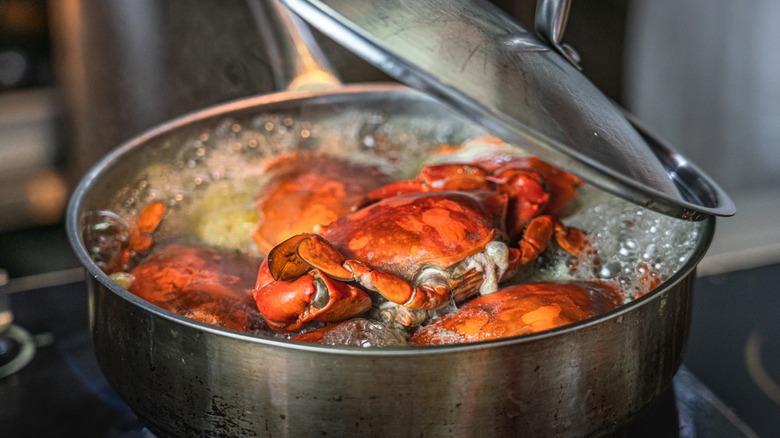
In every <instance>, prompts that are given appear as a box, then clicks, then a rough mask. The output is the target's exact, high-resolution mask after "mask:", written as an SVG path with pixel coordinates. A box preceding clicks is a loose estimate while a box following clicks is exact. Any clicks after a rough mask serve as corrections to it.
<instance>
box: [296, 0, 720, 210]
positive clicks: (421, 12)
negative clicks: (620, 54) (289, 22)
mask: <svg viewBox="0 0 780 438" xmlns="http://www.w3.org/2000/svg"><path fill="white" fill-rule="evenodd" d="M282 2H283V3H284V4H285V5H286V6H287V7H289V8H290V9H291V10H292V11H293V12H295V13H296V14H298V15H299V16H301V17H302V18H303V19H304V20H305V21H307V22H308V23H309V24H311V25H312V26H314V27H316V28H318V29H319V30H320V31H322V32H323V33H324V34H326V35H328V36H329V37H331V38H333V39H334V40H335V41H337V42H338V43H340V44H341V45H343V46H344V47H346V48H347V49H349V50H352V51H354V52H355V53H356V54H358V55H359V56H361V57H362V58H364V59H365V60H367V61H368V62H370V63H372V64H373V65H375V66H376V67H378V68H380V69H382V70H383V71H385V72H386V73H388V74H389V75H391V76H393V77H395V78H396V79H398V80H400V81H402V82H404V83H406V84H407V85H409V86H412V87H414V88H417V89H419V90H422V91H424V92H426V93H429V94H431V95H433V96H435V97H437V98H438V99H440V100H441V101H443V102H444V103H446V104H448V105H450V106H451V107H452V108H454V109H455V110H456V111H458V112H459V113H461V114H464V115H465V116H467V117H469V118H470V119H473V120H475V121H476V122H477V123H480V124H481V125H482V126H484V127H485V128H486V129H488V130H489V131H490V132H491V133H493V134H494V135H496V136H497V137H500V138H502V139H503V140H504V141H507V142H509V143H514V144H519V145H523V146H524V147H526V148H527V149H528V150H529V151H531V152H532V153H534V154H535V155H537V156H538V157H539V158H541V159H543V160H545V161H547V162H549V163H551V164H553V165H555V166H558V167H560V168H561V169H564V170H566V171H568V172H571V173H574V174H576V175H578V176H580V177H581V178H583V179H585V180H586V181H588V182H590V183H591V184H593V185H595V186H597V187H600V188H601V189H603V190H606V191H608V192H611V193H613V194H615V195H618V196H621V197H623V198H625V199H627V200H629V201H631V202H634V203H636V204H639V205H643V206H646V207H647V208H650V209H653V210H655V211H658V212H661V213H664V214H667V215H670V216H675V217H680V218H684V219H689V220H699V219H703V218H705V217H707V216H710V215H717V216H730V215H732V214H734V212H735V208H734V204H733V203H732V201H731V200H730V199H729V197H728V196H727V195H726V194H725V193H724V192H723V190H722V189H720V187H718V185H717V184H715V183H714V182H713V181H712V180H711V179H710V178H709V177H707V176H706V175H705V174H704V173H703V172H701V171H700V170H699V169H698V168H696V167H695V166H694V165H692V164H691V163H690V162H689V161H688V160H686V159H685V158H684V157H682V156H680V155H679V154H677V153H675V152H673V151H672V150H671V149H669V148H668V147H666V146H665V145H663V144H661V142H659V141H658V140H656V139H655V138H654V137H653V136H652V135H650V134H649V133H647V131H646V130H644V129H643V128H641V127H640V126H638V124H637V123H636V122H635V121H634V120H633V119H632V118H631V117H630V115H628V114H627V113H625V112H624V111H623V110H621V109H620V108H619V107H618V106H617V105H615V104H614V103H613V102H612V101H611V100H609V99H608V98H607V97H606V96H604V94H603V93H602V92H601V91H600V90H599V89H598V88H596V87H595V86H594V85H593V84H592V83H591V82H590V81H589V80H588V79H587V78H585V76H584V75H582V74H581V73H580V72H579V69H578V67H577V66H576V54H575V53H574V52H573V51H572V50H571V49H570V48H568V47H566V46H564V45H561V44H560V38H561V35H562V32H563V27H564V25H565V18H566V15H567V14H568V1H559V0H539V3H538V6H537V7H538V10H537V24H536V29H537V31H538V32H539V33H540V34H542V35H544V36H545V37H546V39H547V40H548V41H550V43H548V42H545V41H544V40H542V39H540V38H539V37H537V36H536V35H534V34H533V33H531V32H529V31H527V30H525V29H524V28H523V27H522V26H521V25H520V24H519V23H517V22H516V21H514V20H513V19H512V18H511V17H509V16H508V15H506V14H505V13H504V12H503V11H501V10H500V9H498V8H497V7H495V6H493V5H492V4H490V3H488V2H487V1H485V0H474V1H452V0H415V1H414V2H409V1H408V0H282Z"/></svg>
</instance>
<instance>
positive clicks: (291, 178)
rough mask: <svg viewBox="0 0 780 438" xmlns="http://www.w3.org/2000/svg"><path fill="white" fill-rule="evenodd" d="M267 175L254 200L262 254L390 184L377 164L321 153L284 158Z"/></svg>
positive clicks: (255, 235) (257, 239) (255, 234)
mask: <svg viewBox="0 0 780 438" xmlns="http://www.w3.org/2000/svg"><path fill="white" fill-rule="evenodd" d="M269 172H270V174H271V178H270V180H269V181H268V182H267V183H266V184H265V185H264V186H263V189H262V190H261V191H260V193H259V194H258V196H257V198H256V203H257V211H258V213H259V218H258V222H257V225H256V227H255V229H254V231H253V234H252V239H253V240H254V242H255V245H257V247H258V249H259V250H260V252H262V253H263V254H268V251H270V250H271V248H273V247H274V246H276V245H277V244H279V243H280V242H282V241H283V240H285V239H287V238H289V237H292V236H294V235H296V234H300V233H309V232H313V231H314V230H315V229H316V228H317V227H318V226H324V225H328V224H330V223H331V222H333V221H335V220H336V219H338V218H339V217H341V216H343V215H345V214H347V213H349V212H350V209H351V208H352V206H353V205H355V204H356V203H357V202H358V201H360V200H361V199H362V198H363V197H364V196H365V195H366V194H367V193H369V192H370V191H372V190H374V189H376V188H378V187H380V186H382V185H384V184H387V183H389V182H390V178H389V177H388V176H387V175H386V174H384V173H383V172H381V171H380V170H379V169H378V168H376V167H374V166H370V165H367V164H360V163H355V162H349V161H345V160H341V159H338V158H335V157H332V156H328V155H322V154H317V155H315V154H303V153H294V154H290V155H285V156H284V157H283V158H282V159H279V160H278V161H277V162H275V163H274V164H272V166H271V169H270V170H269Z"/></svg>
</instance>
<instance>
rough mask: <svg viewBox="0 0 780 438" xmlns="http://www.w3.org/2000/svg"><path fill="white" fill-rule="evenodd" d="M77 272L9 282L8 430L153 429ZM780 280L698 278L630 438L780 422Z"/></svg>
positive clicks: (745, 430)
mask: <svg viewBox="0 0 780 438" xmlns="http://www.w3.org/2000/svg"><path fill="white" fill-rule="evenodd" d="M78 275H79V272H75V273H74V272H68V273H66V275H64V276H60V277H59V278H60V279H61V281H59V282H58V281H57V277H56V276H54V277H49V278H46V279H45V281H43V283H46V282H47V281H50V282H52V283H55V284H53V285H48V286H47V285H45V284H36V282H30V283H20V282H16V283H13V282H12V284H11V285H9V286H7V287H6V290H7V291H8V290H11V291H13V292H12V293H10V298H11V300H10V303H11V308H12V310H13V312H14V327H16V328H18V330H20V331H21V332H26V333H29V335H30V336H31V338H32V340H33V342H34V343H35V344H36V347H35V354H34V356H32V359H31V360H30V361H29V363H28V364H27V365H25V366H24V367H23V368H22V369H21V370H19V371H18V372H16V373H14V374H12V375H10V376H8V377H5V378H0V401H1V402H2V403H0V406H2V408H1V409H0V435H2V436H3V437H28V436H29V437H33V436H49V437H52V436H63V437H66V436H67V437H70V436H79V437H123V438H124V437H127V438H131V437H150V436H152V434H151V433H150V432H149V431H148V430H147V429H145V428H144V425H143V424H142V423H140V422H139V420H138V419H137V418H136V417H135V415H134V414H133V413H132V411H131V410H130V409H129V408H128V407H127V405H126V404H125V403H124V402H123V401H122V399H121V398H120V397H119V396H118V395H117V394H116V392H115V391H114V390H113V389H112V388H111V387H110V385H109V384H108V382H107V381H106V380H105V377H104V376H103V374H102V373H101V371H100V368H99V367H98V365H97V362H96V360H95V357H94V354H93V351H92V347H91V344H90V339H89V331H88V315H87V311H88V310H87V309H88V307H87V292H86V285H85V283H84V282H83V281H78V280H77V279H78ZM63 278H64V280H62V279H63ZM778 278H780V265H774V266H767V267H763V268H756V269H750V270H746V271H740V272H735V273H729V274H721V275H715V276H709V277H703V278H700V279H699V280H698V282H697V286H696V295H695V307H694V320H693V329H692V334H691V340H690V343H689V348H688V353H687V355H686V359H685V365H684V366H683V368H682V369H681V370H680V372H679V373H678V374H677V376H676V377H675V379H674V381H673V384H672V385H671V386H670V387H669V388H668V389H667V390H666V391H665V392H664V393H663V394H662V395H661V397H660V398H659V399H658V400H657V401H656V402H655V403H654V404H653V405H652V406H651V407H650V409H649V410H648V412H646V413H645V414H644V415H643V416H642V417H641V418H640V419H639V420H638V421H637V422H636V423H635V424H632V425H631V426H630V427H629V428H628V429H627V430H626V431H624V436H627V437H740V436H744V437H752V436H773V431H774V432H776V431H777V430H780V403H778V401H779V400H776V399H773V397H776V396H777V394H776V393H775V392H774V391H777V386H776V384H775V383H774V382H778V381H780V367H778V366H777V365H778V364H779V363H780V348H778V347H779V346H780V345H779V344H778V341H777V340H776V339H772V334H773V333H777V332H778V328H780V321H778V319H777V318H776V317H775V312H774V310H776V309H780V306H779V305H778V304H780V301H778V300H780V294H778V293H777V292H778V285H777V284H778V283H777V281H776V279H778ZM773 280H774V281H773ZM63 282H64V283H65V284H56V283H63ZM773 342H774V344H773ZM0 350H2V348H0ZM773 364H774V365H773ZM716 394H717V395H716ZM721 400H725V402H724V401H721Z"/></svg>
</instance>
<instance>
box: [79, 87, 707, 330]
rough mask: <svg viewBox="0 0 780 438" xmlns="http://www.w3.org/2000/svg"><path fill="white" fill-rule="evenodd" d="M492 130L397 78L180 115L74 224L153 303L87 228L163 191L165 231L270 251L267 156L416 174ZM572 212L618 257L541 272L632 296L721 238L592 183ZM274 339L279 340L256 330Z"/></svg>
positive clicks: (108, 222) (127, 156)
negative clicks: (262, 239)
mask: <svg viewBox="0 0 780 438" xmlns="http://www.w3.org/2000/svg"><path fill="white" fill-rule="evenodd" d="M484 135H487V132H486V131H485V130H484V128H482V127H480V126H478V125H476V124H475V123H472V122H471V121H469V120H467V119H465V118H464V117H462V116H459V115H457V114H454V113H453V112H452V111H450V110H448V109H447V108H445V107H444V106H443V105H440V104H438V103H437V102H436V101H435V100H433V99H431V98H430V97H426V96H425V95H423V94H422V93H419V92H416V91H413V90H410V89H408V88H405V87H402V86H396V85H370V86H361V85H356V86H346V87H342V88H340V89H339V90H335V91H328V92H313V93H298V94H292V93H280V94H275V95H267V96H260V97H257V98H251V99H245V100H241V101H236V102H233V103H228V104H225V105H221V106H218V107H213V108H209V109H205V110H202V111H199V112H196V113H193V114H190V115H187V116H184V117H181V118H179V119H176V120H173V121H171V122H169V123H167V124H165V125H162V126H160V127H158V128H156V129H154V130H151V131H149V132H146V133H144V134H142V135H140V136H139V137H137V138H135V139H133V140H130V141H129V142H127V143H125V144H123V145H121V146H120V147H119V148H117V149H116V150H115V151H113V152H112V153H111V154H109V155H108V156H107V157H105V158H104V159H103V160H102V161H101V162H99V163H98V164H97V165H96V166H95V167H94V168H93V169H92V170H91V171H90V172H89V173H88V174H87V176H86V177H85V178H84V180H83V181H82V182H81V184H80V185H79V187H78V188H77V190H76V192H75V194H74V196H73V199H72V201H71V205H70V208H69V211H68V217H67V220H68V232H69V236H70V238H71V240H72V243H73V246H74V249H75V251H76V253H77V255H78V256H79V257H80V259H81V261H82V262H83V263H84V265H85V266H86V267H87V269H88V270H89V272H90V273H91V274H92V275H93V276H94V277H96V278H97V279H98V281H100V282H101V283H103V284H105V285H106V286H108V287H109V288H110V289H111V290H113V291H114V292H116V293H118V294H120V295H123V296H126V297H128V299H131V300H134V301H137V302H139V305H144V304H143V303H141V301H140V300H135V297H133V296H132V294H130V293H129V292H127V291H125V290H124V289H122V288H121V287H119V286H118V285H116V284H115V283H114V282H113V281H112V280H111V279H110V278H108V276H106V275H105V274H104V273H103V272H102V271H101V269H100V268H99V266H98V264H96V262H98V263H99V262H100V260H103V259H106V258H110V257H112V256H114V255H115V254H112V253H111V252H112V251H113V249H112V248H113V247H112V245H111V242H110V241H109V242H106V241H105V240H104V237H105V236H99V237H98V238H96V237H95V236H94V235H91V234H89V233H87V232H86V230H87V229H94V228H95V227H96V226H97V227H103V228H104V229H105V228H111V227H112V226H115V225H117V224H121V223H123V222H124V221H126V220H127V218H131V217H133V216H135V215H137V214H138V212H139V210H140V209H141V208H143V207H144V206H145V205H147V204H148V203H150V202H152V201H155V200H162V201H164V202H165V203H166V204H167V205H168V206H169V214H168V216H167V217H166V219H165V220H164V221H163V223H162V225H161V226H160V228H159V229H158V230H157V231H156V239H160V240H163V239H166V238H173V237H176V238H183V239H191V240H198V241H203V242H205V243H208V244H211V245H217V246H223V247H226V248H229V249H234V250H236V251H239V252H246V253H254V254H255V255H258V256H262V254H259V253H258V250H257V249H256V247H255V246H254V245H253V243H252V241H251V239H250V238H248V237H247V238H245V239H244V238H243V237H241V236H244V234H241V235H240V236H239V235H237V233H243V232H244V231H246V230H245V228H241V227H240V226H237V224H244V225H246V226H249V225H251V223H252V222H253V221H254V220H255V218H254V216H253V214H254V213H253V212H254V208H255V207H254V196H255V195H256V193H257V191H258V190H259V187H261V186H262V184H263V181H264V176H265V175H266V173H267V164H266V163H268V161H269V160H272V159H273V158H274V157H276V156H280V155H283V154H287V153H290V152H292V151H320V152H323V153H326V154H330V155H335V156H337V157H340V158H345V159H348V160H351V161H358V162H364V163H369V164H372V165H375V166H377V167H379V168H380V169H382V170H384V171H385V172H387V173H389V174H391V175H393V176H394V177H395V178H397V179H402V178H409V177H412V176H413V175H414V174H415V172H416V171H417V170H419V168H420V167H421V166H422V163H423V162H425V161H426V160H427V159H429V158H430V156H431V154H432V153H433V152H434V150H435V148H437V147H438V146H440V145H444V144H450V145H460V144H462V143H463V142H465V141H467V140H469V139H473V138H477V137H480V136H484ZM518 147H519V146H518ZM564 221H565V222H566V224H567V225H573V226H577V227H580V228H582V229H585V230H586V231H588V232H591V233H593V234H594V235H595V236H596V238H597V240H598V241H599V242H600V243H599V246H600V249H599V251H602V255H603V254H609V260H607V261H604V257H603V256H600V257H599V266H598V267H595V266H594V265H591V264H588V263H587V262H586V263H581V264H580V265H579V266H578V268H577V272H575V273H574V274H572V273H571V272H568V271H570V267H571V266H570V264H568V263H567V261H566V260H559V261H557V262H553V263H551V265H550V266H549V267H548V268H546V269H544V270H543V271H541V272H540V273H539V274H538V276H537V278H539V279H549V278H560V276H564V277H566V276H569V277H571V276H572V275H574V277H573V278H577V279H584V280H615V281H618V282H620V283H621V284H622V285H623V286H625V296H626V301H632V300H633V299H634V298H635V297H634V293H635V292H636V291H637V290H639V289H640V288H641V284H640V282H639V280H638V279H639V278H641V277H642V276H643V275H652V276H659V278H660V279H661V280H662V281H663V282H664V283H663V285H662V286H661V287H658V288H657V289H659V290H660V289H665V288H666V287H668V285H670V284H673V283H675V282H677V281H679V280H680V279H681V278H682V277H683V276H685V275H687V274H689V273H690V272H691V271H692V270H693V269H694V268H695V265H696V264H697V263H698V261H699V259H700V258H701V257H702V256H703V254H704V251H705V250H706V247H707V245H708V244H709V240H710V239H711V234H712V228H713V222H714V221H713V220H704V221H701V222H687V221H682V220H679V219H674V218H671V217H667V216H663V215H661V214H659V213H655V212H652V211H649V210H646V209H643V208H641V207H639V206H636V205H633V204H630V203H628V202H626V201H624V200H622V199H620V198H617V197H615V196H612V195H608V194H606V193H604V192H602V191H599V190H597V189H595V188H593V187H591V186H588V185H586V186H585V188H584V189H583V191H582V194H581V196H580V197H579V200H578V203H577V206H576V207H575V208H574V209H573V211H572V212H571V214H570V215H568V216H567V217H565V218H564ZM564 271H567V272H566V273H564ZM652 295H653V294H652V293H651V294H648V296H647V297H645V298H643V299H647V298H649V297H650V296H652ZM630 305H632V304H627V305H624V306H623V307H626V306H630ZM144 306H146V305H144ZM146 307H147V308H149V309H150V310H152V311H155V312H162V313H163V314H166V313H168V312H166V311H163V310H162V309H159V308H156V306H152V305H148V306H146ZM618 310H621V309H618ZM621 311H622V310H621ZM612 313H615V312H612ZM168 316H169V317H171V318H174V319H179V320H182V321H186V319H185V318H183V317H180V316H178V315H173V314H170V315H168ZM607 316H608V315H605V316H604V317H607ZM187 323H188V324H189V323H191V321H187ZM196 324H197V323H196ZM564 329H565V330H568V329H569V328H564ZM216 330H219V329H216ZM226 333H227V331H226ZM530 336H534V335H530ZM268 337H271V338H275V337H274V336H273V335H271V334H260V335H258V336H257V337H256V338H257V339H266V338H268ZM275 339H276V340H278V339H279V338H275ZM282 342H284V340H282Z"/></svg>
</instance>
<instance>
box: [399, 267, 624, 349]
mask: <svg viewBox="0 0 780 438" xmlns="http://www.w3.org/2000/svg"><path fill="white" fill-rule="evenodd" d="M621 303H622V299H621V297H620V295H619V293H618V291H617V289H616V288H615V287H613V286H612V285H610V284H607V283H600V282H565V283H555V282H541V283H527V284H519V285H515V286H509V287H506V288H503V289H500V290H498V291H497V292H495V293H492V294H490V295H482V296H479V297H476V298H474V299H472V300H470V301H468V302H466V303H464V304H463V305H462V306H461V307H460V309H459V310H458V311H456V312H454V313H450V314H447V315H444V316H441V317H440V318H438V319H435V320H434V321H433V322H432V323H430V324H428V325H426V326H424V327H422V328H420V329H419V330H418V331H417V332H415V333H414V335H412V337H411V339H410V343H411V344H416V345H434V344H453V343H463V342H476V341H483V340H488V339H499V338H505V337H510V336H519V335H525V334H529V333H534V332H540V331H544V330H550V329H552V328H555V327H559V326H562V325H564V324H571V323H573V322H577V321H582V320H585V319H587V318H590V317H593V316H595V315H598V314H600V313H604V312H606V311H609V310H612V309H614V308H616V307H617V306H619V305H620V304H621Z"/></svg>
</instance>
